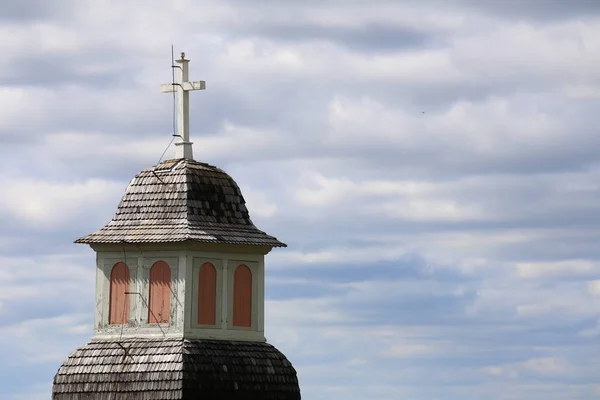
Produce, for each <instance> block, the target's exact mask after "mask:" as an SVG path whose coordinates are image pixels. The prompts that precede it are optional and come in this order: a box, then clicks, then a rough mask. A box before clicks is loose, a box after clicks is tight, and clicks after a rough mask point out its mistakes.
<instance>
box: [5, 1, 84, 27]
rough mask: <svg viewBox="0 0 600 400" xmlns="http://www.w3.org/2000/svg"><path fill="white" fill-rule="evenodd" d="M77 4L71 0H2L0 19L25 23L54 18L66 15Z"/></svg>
mask: <svg viewBox="0 0 600 400" xmlns="http://www.w3.org/2000/svg"><path fill="white" fill-rule="evenodd" d="M75 4H77V3H76V2H75V1H73V0H57V1H51V2H49V1H44V0H19V1H12V0H2V1H1V2H0V10H1V11H0V21H4V22H18V23H27V22H31V21H37V20H56V19H62V18H65V17H66V16H68V15H69V14H70V13H71V12H72V11H73V10H74V8H75Z"/></svg>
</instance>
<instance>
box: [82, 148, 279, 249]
mask: <svg viewBox="0 0 600 400" xmlns="http://www.w3.org/2000/svg"><path fill="white" fill-rule="evenodd" d="M184 241H196V242H206V243H228V244H249V245H262V246H273V247H286V244H285V243H282V242H280V241H279V240H277V239H276V238H275V237H273V236H270V235H267V234H266V233H265V232H263V231H261V230H259V229H258V228H257V227H256V226H254V224H253V223H252V221H251V220H250V215H249V213H248V209H247V208H246V205H245V200H244V197H243V196H242V192H241V191H240V188H239V187H238V185H237V184H236V183H235V181H234V180H233V179H232V178H231V177H230V176H229V175H228V174H226V173H225V172H224V171H222V170H221V169H219V168H217V167H214V166H212V165H209V164H205V163H201V162H198V161H193V160H185V159H176V160H167V161H164V162H162V163H160V164H158V165H156V166H154V167H152V168H148V169H145V170H143V171H141V172H140V173H138V174H137V175H136V176H135V178H134V179H133V180H132V181H131V182H130V183H129V186H128V187H127V190H126V192H125V195H124V196H123V198H122V199H121V202H120V203H119V206H118V209H117V213H116V214H115V216H114V217H113V219H112V220H111V221H110V222H109V223H108V224H107V225H106V226H104V227H103V228H102V229H100V230H98V231H96V232H94V233H91V234H89V235H87V236H84V237H82V238H80V239H78V240H76V241H75V242H76V243H88V244H93V243H121V242H127V243H164V242H184Z"/></svg>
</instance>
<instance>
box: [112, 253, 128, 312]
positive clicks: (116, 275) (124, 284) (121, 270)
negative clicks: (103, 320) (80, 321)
mask: <svg viewBox="0 0 600 400" xmlns="http://www.w3.org/2000/svg"><path fill="white" fill-rule="evenodd" d="M129 282H130V279H129V267H128V266H127V264H125V263H124V262H118V263H116V264H115V265H113V267H112V270H111V271H110V299H109V303H108V309H109V312H108V323H109V324H126V323H127V322H128V321H129V295H127V294H125V292H128V291H129Z"/></svg>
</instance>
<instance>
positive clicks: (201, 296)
mask: <svg viewBox="0 0 600 400" xmlns="http://www.w3.org/2000/svg"><path fill="white" fill-rule="evenodd" d="M216 314H217V270H216V269H215V266H214V265H212V264H211V263H204V264H202V267H201V268H200V274H199V276H198V325H215V322H216V319H217V318H216Z"/></svg>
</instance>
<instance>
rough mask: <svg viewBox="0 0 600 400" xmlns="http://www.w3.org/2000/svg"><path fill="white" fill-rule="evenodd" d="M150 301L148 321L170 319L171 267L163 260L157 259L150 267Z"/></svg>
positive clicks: (162, 321)
mask: <svg viewBox="0 0 600 400" xmlns="http://www.w3.org/2000/svg"><path fill="white" fill-rule="evenodd" d="M149 297H150V301H149V302H148V323H150V324H159V323H167V322H169V321H170V320H171V318H170V317H171V268H169V264H167V263H166V262H164V261H157V262H155V263H154V265H152V268H150V293H149Z"/></svg>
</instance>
